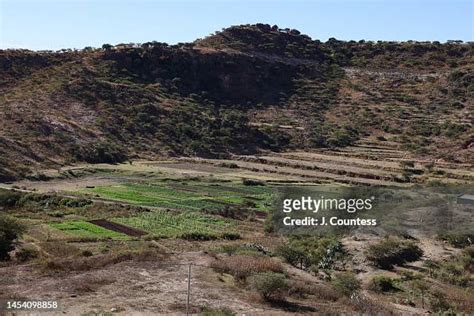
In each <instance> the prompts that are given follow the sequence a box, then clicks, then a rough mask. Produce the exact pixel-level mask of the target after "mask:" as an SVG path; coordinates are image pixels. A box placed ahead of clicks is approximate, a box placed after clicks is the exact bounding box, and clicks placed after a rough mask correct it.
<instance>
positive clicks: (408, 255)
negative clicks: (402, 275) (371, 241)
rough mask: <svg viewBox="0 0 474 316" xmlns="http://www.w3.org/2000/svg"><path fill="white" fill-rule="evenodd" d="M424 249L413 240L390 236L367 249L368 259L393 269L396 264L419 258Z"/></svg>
mask: <svg viewBox="0 0 474 316" xmlns="http://www.w3.org/2000/svg"><path fill="white" fill-rule="evenodd" d="M422 255H423V251H422V250H421V249H420V248H419V247H418V246H417V245H416V244H415V243H414V242H413V241H409V240H402V239H399V238H395V237H389V238H385V239H383V240H381V241H380V242H379V243H377V244H375V245H371V246H370V247H369V249H368V251H367V259H368V260H370V261H372V262H373V263H374V264H375V265H376V266H377V267H379V268H382V269H391V268H392V267H393V266H394V265H401V264H403V263H405V262H411V261H416V260H418V259H419V258H420V257H421V256H422Z"/></svg>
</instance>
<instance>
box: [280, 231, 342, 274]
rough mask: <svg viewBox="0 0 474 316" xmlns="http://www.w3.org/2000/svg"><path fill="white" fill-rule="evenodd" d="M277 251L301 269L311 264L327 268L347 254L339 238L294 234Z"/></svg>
mask: <svg viewBox="0 0 474 316" xmlns="http://www.w3.org/2000/svg"><path fill="white" fill-rule="evenodd" d="M277 253H278V254H279V255H280V256H282V257H283V258H285V260H286V261H287V262H288V263H290V264H291V265H293V266H295V267H297V268H300V269H308V268H309V267H311V266H315V267H317V268H322V269H327V268H330V267H331V265H332V264H333V263H334V262H335V261H337V260H340V259H342V258H343V257H344V255H345V252H344V249H343V247H342V244H341V243H340V242H339V241H338V240H337V239H334V238H330V237H327V238H326V237H325V238H320V237H316V236H293V237H292V238H291V240H290V242H289V243H288V244H286V245H283V246H281V247H279V248H278V249H277Z"/></svg>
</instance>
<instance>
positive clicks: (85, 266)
mask: <svg viewBox="0 0 474 316" xmlns="http://www.w3.org/2000/svg"><path fill="white" fill-rule="evenodd" d="M167 258H168V255H167V254H165V253H163V252H162V251H160V250H159V249H155V248H142V249H139V250H137V251H124V252H118V253H107V254H101V255H96V256H89V257H83V256H73V257H67V258H48V259H45V260H44V261H43V262H42V269H41V270H42V271H43V272H45V273H67V272H70V271H91V270H96V269H100V268H103V267H106V266H109V265H113V264H117V263H120V262H124V261H132V260H133V261H160V260H161V261H163V260H166V259H167Z"/></svg>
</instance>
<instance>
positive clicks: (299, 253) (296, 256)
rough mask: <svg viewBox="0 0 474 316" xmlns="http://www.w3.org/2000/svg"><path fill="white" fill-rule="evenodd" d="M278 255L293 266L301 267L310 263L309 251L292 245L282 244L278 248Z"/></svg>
mask: <svg viewBox="0 0 474 316" xmlns="http://www.w3.org/2000/svg"><path fill="white" fill-rule="evenodd" d="M277 255H279V256H281V257H282V258H284V259H285V260H286V262H288V263H289V264H291V265H292V266H295V267H299V268H300V269H302V268H303V267H306V266H309V264H310V258H309V255H308V252H307V251H304V250H302V249H299V248H297V247H293V246H291V245H283V246H280V247H279V248H278V249H277Z"/></svg>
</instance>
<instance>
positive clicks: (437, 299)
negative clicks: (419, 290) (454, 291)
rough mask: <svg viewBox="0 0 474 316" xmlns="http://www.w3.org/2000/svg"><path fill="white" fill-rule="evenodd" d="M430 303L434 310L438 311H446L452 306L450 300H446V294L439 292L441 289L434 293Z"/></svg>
mask: <svg viewBox="0 0 474 316" xmlns="http://www.w3.org/2000/svg"><path fill="white" fill-rule="evenodd" d="M430 305H431V308H432V309H433V311H435V312H437V313H440V312H441V313H442V312H445V311H447V310H449V309H450V308H451V306H450V305H449V303H448V301H447V300H446V296H445V295H444V294H443V293H442V292H439V291H435V292H433V293H432V295H431V299H430Z"/></svg>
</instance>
